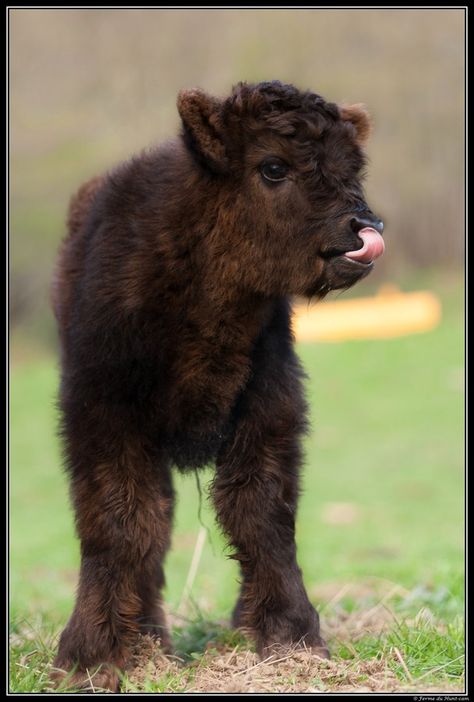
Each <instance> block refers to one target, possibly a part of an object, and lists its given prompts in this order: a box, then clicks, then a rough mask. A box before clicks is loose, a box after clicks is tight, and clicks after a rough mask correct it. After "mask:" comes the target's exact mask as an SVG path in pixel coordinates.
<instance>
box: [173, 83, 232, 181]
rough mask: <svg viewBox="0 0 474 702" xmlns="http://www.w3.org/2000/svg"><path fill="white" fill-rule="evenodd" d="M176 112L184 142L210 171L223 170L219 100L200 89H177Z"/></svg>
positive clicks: (222, 141) (222, 133)
mask: <svg viewBox="0 0 474 702" xmlns="http://www.w3.org/2000/svg"><path fill="white" fill-rule="evenodd" d="M178 112H179V114H180V116H181V119H182V122H183V127H184V135H185V138H186V140H187V143H188V145H189V146H190V148H191V149H193V150H194V151H195V152H196V153H197V154H198V155H199V156H200V157H201V159H203V160H204V162H205V163H206V165H208V166H209V167H210V169H211V170H213V171H215V172H217V173H223V172H225V171H226V170H227V168H228V158H227V155H226V149H225V144H224V125H223V124H222V117H221V113H222V102H221V101H220V100H218V99H217V98H214V97H212V96H211V95H208V94H207V93H205V92H204V91H202V90H198V89H196V90H181V91H180V92H179V94H178Z"/></svg>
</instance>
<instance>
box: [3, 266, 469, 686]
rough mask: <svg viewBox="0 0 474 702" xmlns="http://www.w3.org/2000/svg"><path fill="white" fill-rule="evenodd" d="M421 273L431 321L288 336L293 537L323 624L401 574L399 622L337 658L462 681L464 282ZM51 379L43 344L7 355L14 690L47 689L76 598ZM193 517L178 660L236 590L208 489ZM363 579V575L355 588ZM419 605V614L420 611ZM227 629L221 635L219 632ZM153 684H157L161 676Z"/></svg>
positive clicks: (180, 546)
mask: <svg viewBox="0 0 474 702" xmlns="http://www.w3.org/2000/svg"><path fill="white" fill-rule="evenodd" d="M425 283H426V285H428V284H430V285H431V287H432V288H433V287H434V288H437V287H438V288H439V290H440V292H441V295H442V304H443V319H442V322H441V324H440V325H439V327H438V328H436V329H435V330H433V331H431V332H429V333H425V334H419V335H412V336H408V337H401V338H398V339H391V340H383V341H357V342H356V341H354V342H346V343H341V344H319V345H316V344H300V345H299V347H298V350H299V353H300V356H301V358H302V361H303V363H304V365H305V368H306V370H307V372H308V375H309V380H308V382H307V393H308V399H309V400H310V405H311V413H312V426H313V431H312V433H311V436H310V437H308V440H307V443H306V462H305V469H304V480H303V488H304V490H303V494H302V498H301V502H300V506H299V513H298V521H297V544H298V553H299V562H300V565H301V567H302V570H303V574H304V578H305V583H306V585H307V588H308V592H309V594H310V597H311V599H312V600H313V601H314V603H315V604H316V605H317V606H318V607H319V608H320V611H321V618H322V625H323V628H324V626H325V621H326V620H327V621H329V620H330V618H331V616H335V617H339V618H341V617H342V619H344V617H347V616H350V617H351V618H353V617H354V615H357V614H358V613H359V612H364V611H368V610H370V608H371V607H374V606H376V605H377V603H378V602H380V599H381V597H382V596H383V593H384V592H385V593H386V592H387V591H388V590H389V589H390V587H391V586H392V584H393V585H394V586H395V585H396V586H398V587H399V590H398V591H396V592H394V594H393V595H392V596H391V597H390V601H389V602H388V603H387V606H389V607H390V609H391V611H392V612H393V615H394V618H395V619H394V626H393V627H392V628H391V629H390V630H389V631H385V632H384V633H383V635H380V636H374V635H373V632H372V633H371V632H368V633H367V635H364V636H362V637H355V639H354V641H353V642H352V643H351V642H350V641H346V640H339V639H338V638H337V636H336V637H335V638H334V639H333V640H332V651H333V654H334V656H335V660H341V661H343V660H348V659H349V658H350V656H353V657H354V658H359V659H360V660H364V659H365V658H370V657H373V656H376V655H383V656H387V657H388V658H389V660H390V665H391V666H392V669H393V670H394V671H395V674H396V675H397V677H398V678H399V679H400V681H401V682H403V681H405V682H406V681H407V680H408V682H410V680H409V677H410V676H411V678H412V679H413V680H414V681H416V679H417V678H420V677H421V676H423V677H422V682H423V684H424V683H426V684H428V683H429V684H436V683H438V682H440V681H445V682H447V683H449V682H450V681H451V682H452V681H457V683H458V684H460V683H459V681H460V676H461V675H462V669H463V659H462V655H463V636H464V635H463V624H462V615H463V611H464V572H463V567H464V555H463V551H464V489H463V488H464V460H463V446H464V437H463V422H464V394H463V388H464V385H463V364H464V357H463V352H464V338H463V310H462V288H461V284H460V281H459V279H454V278H448V279H444V280H440V279H439V278H436V277H433V276H430V277H429V278H428V279H427V280H426V281H423V286H424V284H425ZM26 357H27V356H26ZM56 388H57V370H56V363H55V361H54V360H51V359H50V358H48V357H42V358H39V359H36V360H35V359H32V360H27V361H24V362H22V363H18V364H15V365H14V366H13V368H12V371H11V385H10V617H11V626H12V636H13V638H12V647H11V657H10V664H11V679H10V689H11V691H14V692H34V691H38V690H41V689H42V686H43V685H44V683H45V666H46V664H47V662H48V661H50V660H51V657H52V649H53V647H54V646H55V645H56V644H55V642H56V637H57V635H58V632H59V631H60V629H61V627H62V626H63V625H64V623H65V622H66V620H67V617H68V615H69V614H70V612H71V609H72V606H73V601H74V589H75V584H76V578H77V567H78V562H79V547H78V543H77V541H76V538H75V536H74V527H73V517H72V513H71V510H70V508H69V503H68V488H67V482H66V479H65V477H64V475H63V474H62V471H61V468H60V465H61V461H60V452H59V448H58V442H57V440H56V436H55V426H56V411H55V408H54V400H55V393H56ZM209 477H210V473H209V472H207V473H206V474H204V475H203V476H202V479H201V480H202V483H203V485H205V482H206V480H207V479H209ZM176 492H177V496H178V503H177V512H176V519H175V529H174V537H173V544H172V549H171V551H170V553H169V555H168V558H167V563H166V573H167V586H166V590H165V598H166V602H167V604H168V607H169V610H170V612H171V613H173V612H174V611H176V608H177V606H178V603H179V602H180V599H181V595H182V592H183V588H184V585H185V581H186V576H187V572H188V569H189V565H190V561H191V557H192V552H193V548H194V544H195V538H196V535H197V532H198V530H199V526H200V525H199V520H198V495H197V489H196V484H195V479H194V476H187V477H183V476H179V475H177V476H176ZM340 503H343V506H342V509H343V513H344V510H345V513H346V514H349V518H348V520H346V521H344V519H342V520H341V519H338V518H334V516H333V517H331V515H334V514H336V515H337V514H338V509H339V510H340V509H341V507H339V508H337V505H338V504H339V505H340ZM335 505H336V507H335ZM202 520H203V522H204V524H205V525H206V526H207V527H208V529H209V538H208V540H207V542H206V545H205V548H204V551H203V555H202V559H201V562H200V566H199V570H198V574H197V577H196V580H195V582H194V585H193V590H192V600H193V601H194V602H195V603H196V611H197V612H198V613H199V616H194V615H193V612H191V615H190V616H191V619H192V620H193V621H194V623H191V624H189V625H186V626H182V627H181V628H179V627H177V628H176V629H175V641H176V645H177V648H178V650H179V651H180V654H181V656H182V657H183V658H184V659H185V660H190V659H192V658H193V656H194V657H195V658H196V657H197V658H199V657H200V656H201V655H202V652H203V650H204V649H205V647H206V645H208V644H209V642H212V641H214V640H216V639H217V640H219V636H224V639H225V640H226V641H227V637H229V636H230V634H229V633H228V631H227V630H225V629H222V627H221V625H220V624H217V625H213V624H212V622H216V621H219V620H222V619H226V618H228V616H229V613H230V610H231V608H232V605H233V602H234V599H235V596H236V592H237V580H236V578H237V569H236V564H235V563H234V562H233V561H231V560H229V559H228V558H226V557H225V554H226V553H228V551H227V549H226V546H225V543H224V541H223V539H222V537H221V535H220V534H219V531H218V529H217V527H216V526H215V523H214V516H213V512H212V509H211V507H210V505H209V504H208V502H207V500H206V499H205V498H204V500H203V508H202ZM367 583H369V584H370V583H372V585H373V587H371V586H370V587H368V588H365V590H364V588H363V587H362V589H361V586H363V585H364V584H367ZM381 584H382V585H383V591H381V590H380V586H381ZM344 587H345V588H346V593H345V594H344V595H343V596H341V597H340V599H338V600H337V602H336V603H335V604H334V603H333V604H331V603H330V600H331V597H332V595H331V593H332V594H334V593H337V592H338V590H341V589H342V588H344ZM328 593H329V594H328ZM420 611H422V612H424V615H423V616H419V617H418V619H417V615H418V614H419V613H420ZM427 612H428V615H427V616H425V615H426V613H427ZM206 622H208V623H207V624H206ZM209 622H210V623H209ZM219 627H220V628H219ZM221 630H222V632H224V633H221V634H219V631H221ZM226 632H227V633H226ZM227 642H228V643H229V645H230V642H229V641H227ZM234 645H237V642H236V643H234ZM394 648H397V649H398V650H399V652H400V653H401V655H402V658H403V660H404V663H405V665H406V668H407V669H408V671H409V676H408V677H407V673H406V671H405V669H404V667H403V666H402V665H401V663H400V661H399V660H398V658H397V657H394V656H393V650H394ZM391 651H392V653H390V652H391ZM160 684H163V681H162V683H160ZM170 684H171V683H170ZM183 684H184V683H183ZM361 684H362V683H361ZM150 685H151V688H150V689H152V688H153V685H155V688H156V685H157V683H156V682H155V683H150ZM176 685H177V688H179V684H178V683H176ZM155 688H153V690H155V691H159V690H158V688H156V689H155ZM162 689H164V688H162Z"/></svg>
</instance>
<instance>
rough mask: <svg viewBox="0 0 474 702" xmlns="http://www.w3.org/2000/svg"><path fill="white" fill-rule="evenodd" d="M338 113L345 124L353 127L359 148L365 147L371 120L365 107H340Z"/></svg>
mask: <svg viewBox="0 0 474 702" xmlns="http://www.w3.org/2000/svg"><path fill="white" fill-rule="evenodd" d="M339 112H340V114H341V119H343V120H344V121H345V122H350V123H351V124H352V125H353V126H354V128H355V133H356V140H357V143H358V144H360V146H365V144H366V143H367V140H368V138H369V136H370V134H371V132H372V120H371V119H370V115H369V113H368V112H367V108H366V107H365V105H362V104H361V103H357V104H356V105H340V107H339Z"/></svg>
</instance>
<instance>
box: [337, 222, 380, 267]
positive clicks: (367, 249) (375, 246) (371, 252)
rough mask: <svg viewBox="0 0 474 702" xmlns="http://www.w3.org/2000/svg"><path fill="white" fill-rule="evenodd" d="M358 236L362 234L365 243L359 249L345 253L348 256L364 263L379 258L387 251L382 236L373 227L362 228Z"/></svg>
mask: <svg viewBox="0 0 474 702" xmlns="http://www.w3.org/2000/svg"><path fill="white" fill-rule="evenodd" d="M358 236H360V238H361V239H362V241H363V242H364V245H363V247H362V248H361V249H357V251H347V252H346V253H345V254H344V255H345V256H347V258H352V260H353V261H361V262H362V263H370V261H373V260H374V259H376V258H378V257H379V256H381V255H382V254H383V252H384V251H385V243H384V240H383V238H382V236H381V235H380V234H379V233H378V232H377V231H375V229H372V227H365V228H364V229H361V230H360V232H358Z"/></svg>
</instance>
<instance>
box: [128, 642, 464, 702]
mask: <svg viewBox="0 0 474 702" xmlns="http://www.w3.org/2000/svg"><path fill="white" fill-rule="evenodd" d="M237 649H238V647H235V648H234V649H233V650H224V651H223V650H220V651H216V650H215V649H211V650H209V651H206V652H205V653H204V655H203V656H202V657H201V658H200V659H199V661H196V662H192V663H191V664H188V665H183V663H180V662H179V660H177V659H176V658H172V657H169V656H165V655H164V654H163V653H162V652H161V650H160V648H159V645H158V644H157V643H156V642H154V641H153V640H152V639H150V638H149V637H143V639H142V642H141V647H138V648H137V650H136V654H135V660H134V666H135V667H133V669H131V670H130V671H129V673H128V679H129V681H130V683H131V684H132V686H133V687H134V688H136V689H139V688H141V687H142V686H143V685H144V683H145V681H146V680H150V679H151V680H154V681H159V680H160V681H161V684H162V688H161V691H162V692H187V693H193V692H195V693H198V692H199V693H203V692H208V693H209V692H221V693H272V692H273V693H274V692H277V693H320V692H338V693H343V692H352V693H353V692H359V693H360V692H367V693H371V692H413V691H423V692H425V693H427V692H433V693H434V692H451V693H452V692H454V691H455V690H458V691H459V687H457V688H456V687H454V686H452V685H449V684H445V685H440V686H439V687H436V688H435V687H433V686H425V687H423V686H422V685H421V684H420V685H419V686H417V685H416V682H415V683H413V684H411V685H404V684H402V683H401V682H400V680H399V679H398V678H397V676H396V675H395V673H394V672H393V671H392V670H391V669H390V667H389V665H388V663H389V661H388V660H387V659H385V658H383V657H376V658H372V659H371V660H351V661H332V660H325V659H324V660H323V659H321V658H318V657H317V656H314V655H312V654H311V653H310V652H308V651H305V650H301V649H299V650H292V651H289V652H288V653H287V654H284V655H279V654H274V655H273V656H270V657H268V658H266V659H265V660H260V659H259V658H258V656H257V654H256V653H252V652H250V651H242V650H237Z"/></svg>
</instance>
